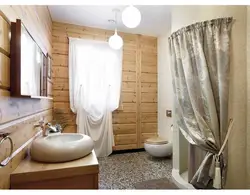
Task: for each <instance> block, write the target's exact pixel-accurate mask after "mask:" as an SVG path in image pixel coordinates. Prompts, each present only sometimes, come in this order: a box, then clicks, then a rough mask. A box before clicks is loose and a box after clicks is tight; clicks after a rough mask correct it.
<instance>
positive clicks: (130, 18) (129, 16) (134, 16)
mask: <svg viewBox="0 0 250 195" xmlns="http://www.w3.org/2000/svg"><path fill="white" fill-rule="evenodd" d="M122 22H123V24H124V25H125V26H126V27H128V28H135V27H137V26H138V25H139V24H140V22H141V12H140V11H139V9H137V8H136V7H134V6H133V5H130V6H128V7H126V8H125V9H124V10H123V12H122Z"/></svg>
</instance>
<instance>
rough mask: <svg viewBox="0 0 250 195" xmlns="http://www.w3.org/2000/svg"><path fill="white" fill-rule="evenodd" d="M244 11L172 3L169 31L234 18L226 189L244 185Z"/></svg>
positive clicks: (230, 7) (232, 7) (245, 81)
mask: <svg viewBox="0 0 250 195" xmlns="http://www.w3.org/2000/svg"><path fill="white" fill-rule="evenodd" d="M246 13H247V7H246V6H174V8H173V9H172V15H171V18H172V22H171V24H172V29H171V32H173V31H176V30H178V29H180V28H182V27H184V26H187V25H190V24H192V23H195V22H199V21H204V20H211V19H214V18H219V17H230V16H233V18H234V22H233V27H232V34H231V37H232V42H231V69H230V72H231V74H230V89H229V90H230V92H229V117H230V118H234V120H235V123H234V128H233V132H232V134H231V137H230V139H229V142H228V174H227V185H226V187H227V188H246V172H247V171H246V122H247V120H246V116H247V104H246V97H247V93H246V86H247V80H246V70H247V66H246V43H247V39H246V37H247V36H246V32H247V29H246V26H247V25H246V16H247V14H246ZM180 158H181V156H180ZM184 160H185V159H184Z"/></svg>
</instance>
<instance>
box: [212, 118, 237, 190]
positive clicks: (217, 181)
mask: <svg viewBox="0 0 250 195" xmlns="http://www.w3.org/2000/svg"><path fill="white" fill-rule="evenodd" d="M233 123H234V120H233V119H230V120H229V127H228V130H227V134H226V137H225V140H224V142H223V144H222V146H221V149H220V151H219V153H218V154H215V172H214V180H213V187H214V188H216V189H221V168H220V155H221V154H222V152H223V150H224V148H225V146H226V143H227V141H228V138H229V135H230V133H231V130H232V129H233Z"/></svg>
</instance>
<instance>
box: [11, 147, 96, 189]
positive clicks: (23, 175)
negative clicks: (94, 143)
mask: <svg viewBox="0 0 250 195" xmlns="http://www.w3.org/2000/svg"><path fill="white" fill-rule="evenodd" d="M98 173H99V165H98V161H97V158H96V155H95V152H94V150H93V151H92V153H90V154H89V155H87V156H85V157H83V158H81V159H78V160H74V161H70V162H65V163H39V162H35V161H32V160H31V159H30V157H27V158H26V159H24V160H23V161H22V162H21V163H20V164H19V166H18V167H17V168H16V170H15V171H14V172H12V173H11V175H10V183H11V189H98Z"/></svg>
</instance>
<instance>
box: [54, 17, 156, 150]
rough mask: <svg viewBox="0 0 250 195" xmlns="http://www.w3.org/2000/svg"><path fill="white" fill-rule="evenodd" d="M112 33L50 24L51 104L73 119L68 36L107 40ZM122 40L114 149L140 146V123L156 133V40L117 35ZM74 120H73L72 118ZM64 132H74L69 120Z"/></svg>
mask: <svg viewBox="0 0 250 195" xmlns="http://www.w3.org/2000/svg"><path fill="white" fill-rule="evenodd" d="M112 34H113V31H109V30H104V29H97V28H90V27H85V26H77V25H73V24H65V23H59V22H53V31H52V42H53V49H52V51H53V56H52V58H53V81H54V82H53V98H54V99H53V105H54V109H56V110H57V111H58V112H60V113H62V114H65V115H67V116H72V117H73V115H72V112H71V110H70V108H69V83H68V82H69V78H68V77H69V74H68V71H69V70H68V48H69V45H68V44H69V41H68V37H75V38H83V39H91V40H101V41H107V40H108V38H109V36H111V35H112ZM119 34H120V36H121V37H122V38H123V41H124V47H123V64H122V89H121V90H122V93H121V103H120V106H119V108H118V110H116V111H115V112H114V113H113V124H114V125H113V129H114V137H115V147H114V150H120V149H135V148H140V147H141V141H140V140H141V139H142V134H141V132H143V130H142V127H143V122H145V121H146V122H147V123H154V124H155V125H156V127H155V125H154V126H153V128H152V129H151V130H149V128H150V126H147V130H146V131H147V132H150V133H153V132H157V107H156V104H157V38H156V37H150V36H143V35H136V34H128V33H122V32H119ZM72 119H73V118H72ZM69 121H71V122H69V127H68V128H67V131H73V132H75V131H76V129H75V127H76V126H75V123H73V124H72V121H75V120H69Z"/></svg>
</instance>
